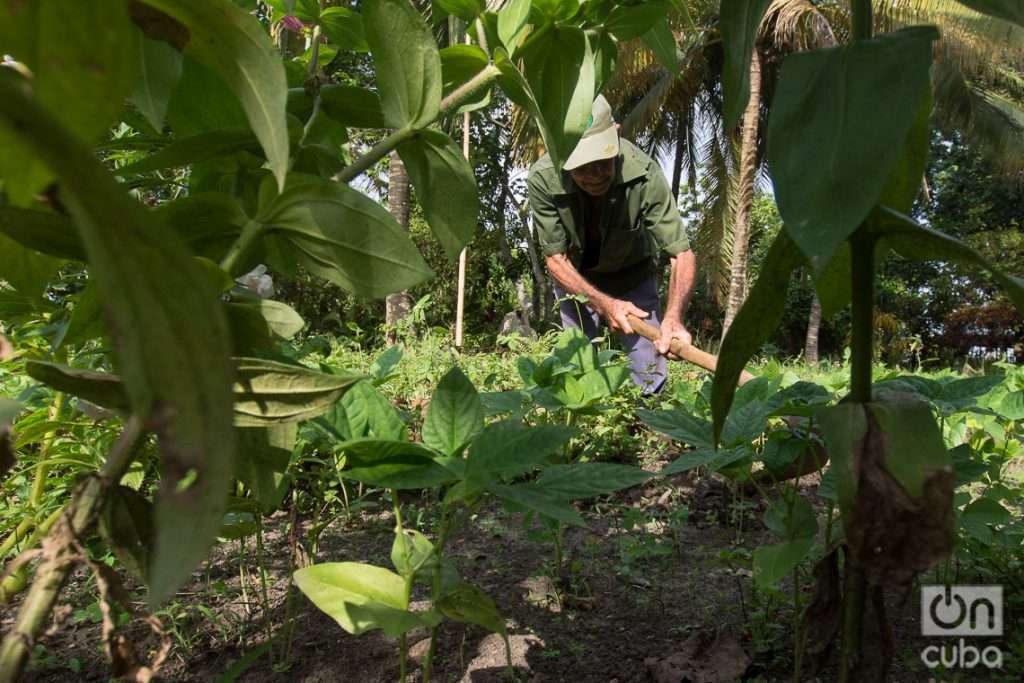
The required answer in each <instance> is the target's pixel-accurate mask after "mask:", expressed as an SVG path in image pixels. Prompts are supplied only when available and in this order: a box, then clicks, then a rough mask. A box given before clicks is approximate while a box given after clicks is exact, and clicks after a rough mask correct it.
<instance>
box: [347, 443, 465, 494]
mask: <svg viewBox="0 0 1024 683" xmlns="http://www.w3.org/2000/svg"><path fill="white" fill-rule="evenodd" d="M340 449H341V450H342V451H343V452H344V453H345V455H346V457H347V459H348V460H347V467H346V468H345V470H344V472H343V474H344V475H345V476H346V477H348V478H349V479H355V480H356V481H361V482H363V483H364V484H370V485H372V486H380V487H382V488H389V489H424V488H431V487H433V486H438V485H440V484H444V483H446V482H449V481H454V480H455V479H456V478H457V475H456V474H455V473H454V472H452V471H451V470H450V469H449V468H447V467H445V466H444V465H442V464H441V462H442V461H441V459H440V458H438V456H437V454H436V453H435V452H434V451H432V450H431V449H429V448H426V447H424V446H422V445H420V444H416V443H411V442H409V441H383V440H380V439H355V440H353V441H347V442H345V443H343V444H341V446H340Z"/></svg>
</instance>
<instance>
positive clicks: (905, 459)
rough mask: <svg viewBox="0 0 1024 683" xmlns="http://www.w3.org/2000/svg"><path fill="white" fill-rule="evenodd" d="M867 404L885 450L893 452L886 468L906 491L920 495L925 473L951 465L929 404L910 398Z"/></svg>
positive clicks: (922, 492)
mask: <svg viewBox="0 0 1024 683" xmlns="http://www.w3.org/2000/svg"><path fill="white" fill-rule="evenodd" d="M867 406H868V409H869V410H870V411H871V414H872V415H873V416H874V417H875V419H876V420H877V421H878V424H879V426H880V427H881V430H882V434H883V436H882V438H883V440H884V442H885V446H886V447H885V452H886V453H890V454H892V457H889V458H887V459H886V462H885V466H886V468H887V469H888V470H889V472H890V473H891V474H892V476H893V477H894V478H895V479H896V481H898V482H899V483H900V484H901V485H902V486H903V488H904V489H906V491H907V493H908V494H910V495H911V496H914V497H916V498H920V497H921V496H922V495H923V494H924V482H925V480H926V479H927V478H928V476H929V475H930V474H931V473H932V472H933V471H935V470H939V469H943V468H947V467H952V464H953V462H952V459H951V458H950V455H949V451H947V450H946V444H945V442H943V440H942V432H941V431H940V430H939V426H938V424H936V422H935V417H934V416H933V415H932V409H931V407H930V406H929V405H928V404H927V403H925V402H924V401H919V400H916V399H912V398H911V399H906V398H904V399H902V400H885V401H874V402H872V403H869V404H867Z"/></svg>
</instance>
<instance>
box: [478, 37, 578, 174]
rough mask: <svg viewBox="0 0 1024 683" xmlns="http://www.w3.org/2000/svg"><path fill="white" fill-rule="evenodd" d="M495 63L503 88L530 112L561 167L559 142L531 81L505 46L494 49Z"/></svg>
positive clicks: (553, 157) (516, 102)
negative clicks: (520, 69) (512, 58)
mask: <svg viewBox="0 0 1024 683" xmlns="http://www.w3.org/2000/svg"><path fill="white" fill-rule="evenodd" d="M494 65H495V66H496V67H498V71H500V72H501V76H499V77H498V83H499V84H500V85H501V89H502V90H503V91H504V92H505V95H506V96H508V98H509V99H510V100H512V102H514V103H515V104H518V105H519V106H520V107H522V108H523V109H525V110H526V111H527V112H528V113H529V114H530V116H531V117H532V118H533V121H534V122H535V123H536V124H537V127H538V128H539V129H540V134H541V137H542V138H543V139H544V145H545V146H546V147H547V150H548V154H549V155H551V162H552V163H553V164H554V165H555V167H556V168H561V165H562V161H563V159H564V157H563V156H562V155H561V153H560V151H559V144H558V143H557V140H556V139H555V135H554V132H553V129H552V128H551V127H550V126H549V125H548V122H547V121H546V120H545V119H544V114H543V112H542V111H541V108H540V105H539V104H538V103H537V97H536V96H535V95H534V93H533V88H532V87H531V86H530V83H529V81H527V80H526V77H525V76H523V74H522V72H521V71H519V68H518V67H517V66H516V65H515V64H513V63H512V60H511V59H510V58H509V56H508V53H507V52H506V51H505V50H504V49H503V48H500V47H499V48H496V49H495V50H494Z"/></svg>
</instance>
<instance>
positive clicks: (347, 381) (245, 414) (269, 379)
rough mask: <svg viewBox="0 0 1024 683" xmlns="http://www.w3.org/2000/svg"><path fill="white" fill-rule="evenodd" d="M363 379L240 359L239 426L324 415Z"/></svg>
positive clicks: (237, 385)
mask: <svg viewBox="0 0 1024 683" xmlns="http://www.w3.org/2000/svg"><path fill="white" fill-rule="evenodd" d="M361 379H362V376H361V375H351V374H326V373H323V372H317V371H315V370H310V369H309V368H304V367H302V366H300V365H286V364H284V363H278V362H276V361H270V360H264V359H262V358H239V359H237V361H236V371H235V385H234V391H235V425H237V426H239V427H266V426H270V425H275V424H281V423H284V422H300V421H302V420H308V419H310V418H313V417H316V416H317V415H321V414H323V413H324V412H325V411H326V410H327V409H328V408H329V407H330V406H331V404H332V403H334V402H335V401H337V400H338V398H339V397H340V396H341V395H342V394H343V393H344V392H345V390H346V389H348V388H349V387H351V386H352V385H353V384H355V383H356V382H358V381H359V380H361Z"/></svg>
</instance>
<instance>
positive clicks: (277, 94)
mask: <svg viewBox="0 0 1024 683" xmlns="http://www.w3.org/2000/svg"><path fill="white" fill-rule="evenodd" d="M141 2H144V3H145V4H146V5H149V6H150V7H151V8H153V9H154V10H157V12H155V13H153V14H159V13H162V14H164V15H166V16H164V17H162V18H160V19H157V20H153V21H150V22H146V21H140V20H139V19H138V18H137V19H136V21H137V23H139V24H140V26H141V28H142V29H143V31H144V32H145V33H146V34H147V35H148V36H149V37H150V38H154V39H158V40H166V41H168V42H172V41H173V40H175V39H176V40H177V41H178V42H177V44H176V45H175V46H176V47H178V48H179V49H183V51H184V53H185V54H186V55H188V56H189V57H191V58H192V59H195V60H196V61H198V62H200V63H202V64H203V65H205V66H206V67H207V68H209V69H210V70H212V71H214V72H215V73H216V74H217V75H218V76H220V78H221V80H222V81H224V83H225V85H227V86H228V87H229V88H231V90H232V91H233V92H234V93H235V95H236V96H237V97H238V100H239V102H241V104H242V108H243V109H244V110H245V114H246V118H247V119H248V121H249V125H250V126H252V130H253V132H254V133H256V137H257V138H259V141H260V144H262V145H263V151H264V153H265V154H266V155H267V161H268V165H269V167H270V170H271V171H272V172H273V173H274V177H275V178H277V182H278V185H279V186H280V187H284V178H285V174H286V173H287V172H288V148H289V144H288V126H287V123H286V121H285V104H286V103H287V99H288V83H287V81H286V79H285V74H284V66H283V64H282V63H281V56H280V53H279V52H278V51H277V48H275V47H274V44H273V42H272V41H271V40H270V36H268V35H267V32H266V30H265V29H264V28H263V26H261V25H260V23H259V21H257V19H256V18H255V17H253V16H251V15H249V14H247V13H246V12H244V11H243V10H241V9H240V8H238V7H237V6H236V5H234V4H232V3H230V2H227V0H141ZM169 32H172V33H170V35H169ZM172 35H173V36H174V38H171V36H172Z"/></svg>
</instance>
